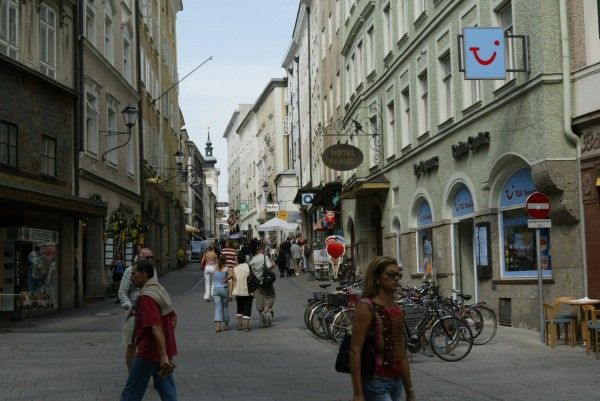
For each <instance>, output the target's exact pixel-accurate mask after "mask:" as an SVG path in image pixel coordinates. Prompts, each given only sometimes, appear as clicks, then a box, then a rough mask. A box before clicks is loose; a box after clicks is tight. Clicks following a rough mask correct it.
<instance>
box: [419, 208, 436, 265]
mask: <svg viewBox="0 0 600 401" xmlns="http://www.w3.org/2000/svg"><path fill="white" fill-rule="evenodd" d="M432 222H433V219H432V215H431V208H430V207H429V202H427V201H426V200H423V201H421V204H420V206H419V208H418V209H417V272H418V273H432V272H433V230H432V229H431V224H432Z"/></svg>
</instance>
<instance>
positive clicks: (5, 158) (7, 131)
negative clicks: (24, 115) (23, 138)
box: [0, 121, 17, 167]
mask: <svg viewBox="0 0 600 401" xmlns="http://www.w3.org/2000/svg"><path fill="white" fill-rule="evenodd" d="M0 164H3V165H6V166H11V167H17V126H16V125H13V124H10V123H7V122H4V121H0Z"/></svg>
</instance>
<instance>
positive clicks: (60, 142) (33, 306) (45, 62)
mask: <svg viewBox="0 0 600 401" xmlns="http://www.w3.org/2000/svg"><path fill="white" fill-rule="evenodd" d="M77 15H78V8H77V4H76V2H74V1H61V2H57V1H41V2H31V1H29V2H28V1H21V0H10V1H3V2H0V16H1V17H2V18H1V19H0V86H2V93H3V96H4V99H3V101H2V102H0V204H1V205H2V207H0V241H1V242H2V247H3V253H2V255H3V256H2V258H3V259H2V264H3V269H2V272H1V273H0V283H1V284H0V316H2V317H10V318H13V319H22V318H24V317H27V316H30V315H37V314H44V313H48V312H53V311H56V310H58V309H69V308H73V307H75V306H77V305H79V304H80V302H81V296H82V292H81V287H82V277H83V274H84V272H83V271H82V264H81V252H80V250H79V249H80V240H79V233H80V232H81V231H82V230H85V229H86V228H85V223H84V222H85V221H86V219H88V218H90V219H93V218H98V217H100V218H101V216H104V215H105V214H106V204H105V203H103V202H101V201H99V200H97V199H89V198H88V196H85V195H83V196H79V192H80V191H79V186H78V180H77V175H78V172H77V171H78V163H79V136H78V124H79V122H80V120H81V115H80V113H79V107H78V104H79V95H78V94H79V93H80V91H81V80H80V77H79V76H78V73H77V71H78V69H79V64H78V60H79V58H78V54H79V49H78V48H77V47H76V43H77V41H76V38H77V35H78V24H77V20H78V18H77Z"/></svg>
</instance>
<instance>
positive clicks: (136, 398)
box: [121, 356, 177, 401]
mask: <svg viewBox="0 0 600 401" xmlns="http://www.w3.org/2000/svg"><path fill="white" fill-rule="evenodd" d="M159 370H160V363H159V362H154V361H151V360H149V359H144V358H140V357H139V356H136V357H135V359H134V360H133V364H132V366H131V372H129V377H128V378H127V384H125V388H124V389H123V392H122V393H121V401H141V400H142V398H144V393H145V392H146V388H147V387H148V382H149V381H150V376H152V378H153V379H154V387H155V388H156V390H157V391H158V394H159V395H160V399H161V400H163V401H177V390H176V389H175V381H174V380H173V375H169V376H167V377H165V378H164V379H162V378H161V377H160V376H158V371H159Z"/></svg>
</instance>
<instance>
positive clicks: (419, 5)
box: [415, 0, 427, 20]
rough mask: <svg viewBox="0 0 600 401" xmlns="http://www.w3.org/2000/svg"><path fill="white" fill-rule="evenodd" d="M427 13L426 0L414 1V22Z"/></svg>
mask: <svg viewBox="0 0 600 401" xmlns="http://www.w3.org/2000/svg"><path fill="white" fill-rule="evenodd" d="M425 11H427V0H415V20H417V19H418V18H419V17H420V16H421V14H423V13H424V12H425Z"/></svg>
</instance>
